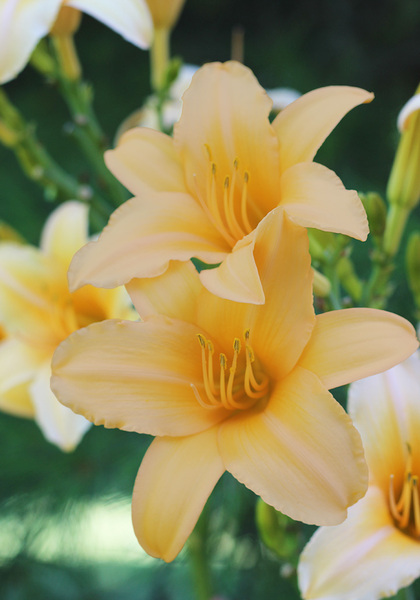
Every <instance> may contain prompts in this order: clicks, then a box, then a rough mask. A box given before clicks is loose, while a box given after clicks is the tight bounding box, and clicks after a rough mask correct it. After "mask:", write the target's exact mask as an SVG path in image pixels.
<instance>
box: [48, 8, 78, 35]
mask: <svg viewBox="0 0 420 600" xmlns="http://www.w3.org/2000/svg"><path fill="white" fill-rule="evenodd" d="M81 19H82V13H81V12H80V10H77V9H76V8H72V7H71V6H63V7H62V8H60V11H59V13H58V15H57V18H56V20H55V22H54V25H53V26H52V27H51V30H50V33H51V35H73V34H74V33H76V31H77V30H78V28H79V25H80V21H81Z"/></svg>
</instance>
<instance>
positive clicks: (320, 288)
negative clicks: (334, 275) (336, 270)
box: [312, 267, 331, 298]
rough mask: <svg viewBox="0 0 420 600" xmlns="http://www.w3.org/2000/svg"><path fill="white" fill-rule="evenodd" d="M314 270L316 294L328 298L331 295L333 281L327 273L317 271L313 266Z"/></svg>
mask: <svg viewBox="0 0 420 600" xmlns="http://www.w3.org/2000/svg"><path fill="white" fill-rule="evenodd" d="M312 271H313V274H314V281H313V286H314V294H315V296H319V297H320V298H326V297H327V296H329V294H330V292H331V282H330V280H329V279H327V277H325V275H323V274H322V273H320V272H319V271H317V270H316V269H314V268H313V267H312Z"/></svg>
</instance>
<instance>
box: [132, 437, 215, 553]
mask: <svg viewBox="0 0 420 600" xmlns="http://www.w3.org/2000/svg"><path fill="white" fill-rule="evenodd" d="M224 470H225V469H224V466H223V463H222V461H221V459H220V455H219V451H218V448H217V428H212V429H210V430H208V431H205V432H203V433H199V434H197V435H194V436H189V437H186V438H176V439H173V438H156V439H155V440H154V441H153V442H152V444H151V446H150V447H149V449H148V451H147V452H146V455H145V457H144V459H143V461H142V463H141V466H140V469H139V472H138V475H137V479H136V483H135V486H134V492H133V504H132V515H133V525H134V531H135V533H136V536H137V539H138V540H139V543H140V544H141V545H142V546H143V548H144V549H145V550H146V552H147V553H148V554H150V555H151V556H155V557H157V558H163V560H165V561H167V562H170V561H171V560H173V559H174V558H175V557H176V555H177V554H178V553H179V552H180V550H181V549H182V547H183V545H184V543H185V541H186V540H187V538H188V536H189V535H190V533H191V532H192V530H193V528H194V526H195V524H196V522H197V519H198V517H199V516H200V513H201V511H202V510H203V508H204V505H205V503H206V500H207V498H208V497H209V495H210V493H211V491H212V490H213V488H214V486H215V485H216V483H217V481H218V480H219V478H220V477H221V476H222V475H223V472H224Z"/></svg>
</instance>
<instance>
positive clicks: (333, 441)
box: [51, 211, 418, 561]
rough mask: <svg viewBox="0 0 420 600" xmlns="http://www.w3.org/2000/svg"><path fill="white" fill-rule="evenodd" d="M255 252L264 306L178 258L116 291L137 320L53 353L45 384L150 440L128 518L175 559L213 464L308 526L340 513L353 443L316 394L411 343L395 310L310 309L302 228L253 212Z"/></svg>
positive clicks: (346, 500) (149, 547) (354, 491)
mask: <svg viewBox="0 0 420 600" xmlns="http://www.w3.org/2000/svg"><path fill="white" fill-rule="evenodd" d="M255 260H256V263H257V266H258V270H259V273H260V276H261V279H262V281H263V285H264V287H265V290H266V302H265V304H264V305H262V306H258V305H255V304H245V303H242V304H237V303H235V302H231V301H229V300H224V299H221V298H218V297H217V296H214V295H213V294H211V293H209V292H208V291H207V290H206V289H204V288H203V287H202V286H201V285H200V282H199V278H198V275H197V273H196V271H195V269H194V268H193V266H192V264H191V263H179V262H175V263H173V264H172V265H171V267H170V268H169V270H168V271H167V273H165V274H164V275H163V276H162V277H160V278H155V279H143V280H133V281H132V282H130V284H129V286H128V288H129V291H130V294H131V297H132V300H133V302H134V304H135V306H136V308H137V309H138V311H139V314H140V315H141V317H142V318H143V319H144V321H142V322H137V323H130V322H125V321H116V320H113V321H105V322H102V323H96V324H93V325H91V326H89V327H87V328H86V329H83V330H80V331H78V332H75V333H74V334H73V335H71V336H70V337H69V338H68V339H67V340H66V341H64V342H63V343H62V344H61V345H60V346H59V348H58V349H57V350H56V352H55V354H54V358H53V363H52V368H53V377H52V380H51V385H52V389H53V390H54V393H55V394H56V396H57V398H59V400H60V401H61V402H62V403H63V404H65V405H66V406H69V407H71V408H72V410H74V411H75V412H77V413H80V414H83V415H84V416H85V417H87V418H88V419H89V420H92V421H93V422H94V423H96V424H103V425H105V426H106V427H118V428H120V429H123V430H127V431H137V432H139V433H148V434H151V435H155V436H157V437H156V439H155V440H154V441H153V442H152V444H151V446H150V448H149V449H148V451H147V453H146V455H145V457H144V459H143V462H142V464H141V467H140V470H139V473H138V476H137V480H136V483H135V488H134V494H133V523H134V529H135V532H136V535H137V537H138V540H139V542H140V544H141V545H142V546H143V548H144V549H145V550H146V551H147V552H148V553H149V554H151V555H152V556H157V557H161V558H163V559H164V560H166V561H170V560H172V559H173V558H174V557H175V556H176V555H177V554H178V552H179V551H180V550H181V548H182V546H183V544H184V542H185V540H186V539H187V538H188V536H189V534H190V533H191V531H192V529H193V527H194V525H195V523H196V521H197V518H198V516H199V514H200V512H201V510H202V508H203V506H204V504H205V502H206V500H207V498H208V496H209V494H210V493H211V491H212V489H213V487H214V485H215V484H216V482H217V481H218V479H219V478H220V477H221V475H222V474H223V472H224V471H225V470H227V471H229V472H230V473H231V474H232V475H233V476H234V477H236V478H237V479H238V480H239V481H240V482H242V483H244V484H245V485H246V486H247V487H249V488H250V489H251V490H253V491H254V492H255V493H256V494H258V495H260V496H261V497H262V498H263V500H264V501H265V502H267V503H268V504H271V505H273V506H274V507H275V508H276V509H277V510H280V511H281V512H284V513H286V514H287V515H290V516H291V517H293V518H295V519H299V520H302V521H306V522H309V523H324V524H330V525H331V524H333V523H339V522H341V521H342V520H343V519H344V518H345V515H346V509H347V507H348V506H349V505H351V504H353V503H354V502H356V500H358V499H359V498H360V497H361V496H362V495H363V494H364V493H365V490H366V485H367V472H366V467H365V462H364V458H363V449H362V446H361V442H360V439H359V436H358V434H357V432H356V429H355V428H354V427H353V425H352V424H351V421H350V418H349V417H348V415H347V414H346V413H345V411H344V410H343V409H342V408H341V406H340V405H339V404H338V403H337V402H336V401H335V400H334V398H333V397H332V395H331V394H330V393H329V392H328V391H327V390H328V388H331V387H336V386H338V385H342V384H345V383H348V382H349V381H353V380H354V379H356V378H357V377H363V376H365V375H367V374H368V373H374V372H378V371H381V370H383V369H385V368H387V367H388V365H390V364H395V362H397V361H399V360H401V359H402V357H406V356H408V355H409V354H410V353H412V352H413V351H414V349H415V348H416V347H417V345H418V344H417V340H416V338H415V333H414V329H413V328H412V326H411V325H410V324H409V323H408V322H407V321H405V320H404V319H402V318H400V317H398V316H396V315H392V314H390V313H386V312H382V311H378V310H373V309H349V310H342V311H335V312H331V313H327V314H323V315H320V316H315V314H314V310H313V305H312V271H311V266H310V256H309V252H308V239H307V233H306V230H305V229H304V228H302V227H299V226H297V225H295V224H293V223H292V222H291V221H289V219H288V218H287V217H286V216H285V215H284V213H281V212H278V211H277V212H272V213H271V214H270V215H268V216H267V218H266V219H265V220H264V223H263V225H262V226H261V228H260V229H259V232H258V235H257V236H256V242H255Z"/></svg>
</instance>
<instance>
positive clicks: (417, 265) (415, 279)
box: [405, 231, 420, 309]
mask: <svg viewBox="0 0 420 600" xmlns="http://www.w3.org/2000/svg"><path fill="white" fill-rule="evenodd" d="M405 261H406V269H407V279H408V285H409V286H410V289H411V291H412V293H413V296H414V301H415V303H416V306H417V308H418V309H420V232H418V231H415V232H413V233H412V234H411V236H410V238H409V240H408V244H407V250H406V257H405Z"/></svg>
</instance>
